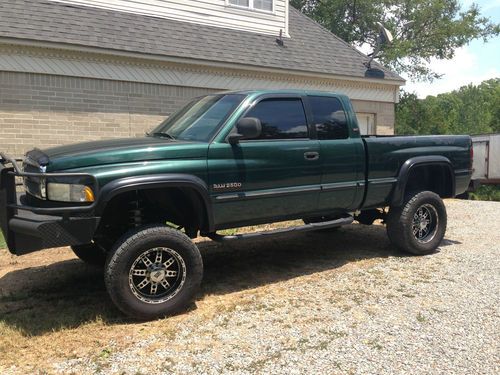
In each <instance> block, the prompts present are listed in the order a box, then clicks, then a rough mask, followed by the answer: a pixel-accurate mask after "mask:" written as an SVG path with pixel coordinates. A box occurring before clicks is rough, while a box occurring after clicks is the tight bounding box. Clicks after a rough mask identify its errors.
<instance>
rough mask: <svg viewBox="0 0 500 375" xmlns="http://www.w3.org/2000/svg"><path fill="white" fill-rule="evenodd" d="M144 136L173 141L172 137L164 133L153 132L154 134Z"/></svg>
mask: <svg viewBox="0 0 500 375" xmlns="http://www.w3.org/2000/svg"><path fill="white" fill-rule="evenodd" d="M146 134H147V135H148V136H152V137H161V138H168V139H172V140H174V141H175V138H174V137H173V136H171V135H170V134H168V133H164V132H154V133H146Z"/></svg>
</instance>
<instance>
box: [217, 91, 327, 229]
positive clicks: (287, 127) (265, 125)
mask: <svg viewBox="0 0 500 375" xmlns="http://www.w3.org/2000/svg"><path fill="white" fill-rule="evenodd" d="M242 117H255V118H258V119H259V120H260V121H261V124H262V134H261V136H260V137H258V138H256V139H246V140H242V141H240V142H239V143H238V144H235V145H231V144H229V143H227V142H224V143H213V144H211V145H210V149H209V157H208V171H209V181H210V189H211V194H212V199H213V202H214V216H215V221H216V225H217V226H218V227H231V226H232V225H237V224H238V223H239V222H240V221H241V222H245V223H248V222H255V223H257V222H266V221H269V220H279V219H283V218H289V217H301V216H300V215H301V214H304V213H310V212H314V211H315V210H316V207H317V201H318V197H319V190H320V180H321V164H320V156H319V143H318V141H317V140H315V139H311V138H310V129H309V127H308V123H307V118H306V114H305V109H304V103H303V98H302V97H301V96H278V97H276V96H272V97H264V98H262V99H260V100H258V101H257V102H256V103H255V104H253V106H252V107H251V108H249V109H248V111H247V112H246V113H245V114H243V116H242Z"/></svg>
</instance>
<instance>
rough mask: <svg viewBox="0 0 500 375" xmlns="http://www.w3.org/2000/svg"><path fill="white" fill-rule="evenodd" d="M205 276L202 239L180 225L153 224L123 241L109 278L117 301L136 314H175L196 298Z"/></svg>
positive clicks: (111, 263)
mask: <svg viewBox="0 0 500 375" xmlns="http://www.w3.org/2000/svg"><path fill="white" fill-rule="evenodd" d="M202 277H203V262H202V258H201V255H200V252H199V250H198V248H197V247H196V245H195V244H194V243H193V242H191V240H190V239H189V238H188V237H187V236H186V235H185V234H183V233H181V232H180V231H178V230H176V229H173V228H170V227H167V226H165V225H150V226H145V227H141V228H137V229H134V230H131V231H129V232H128V233H126V234H125V235H124V236H122V238H121V239H119V240H118V241H117V243H116V244H115V246H114V247H113V250H112V251H111V252H110V254H109V257H108V260H107V262H106V267H105V275H104V279H105V284H106V289H107V290H108V293H109V295H110V297H111V299H112V300H113V302H114V303H115V305H116V306H117V307H118V308H119V309H120V310H121V311H122V312H124V313H125V314H127V315H128V316H130V317H132V318H136V319H141V320H150V319H155V318H161V317H164V316H166V315H172V314H174V313H177V312H179V311H181V310H182V309H184V308H185V307H186V305H188V303H189V302H190V301H191V300H192V299H193V297H194V295H195V293H196V291H197V290H198V288H199V285H200V283H201V279H202Z"/></svg>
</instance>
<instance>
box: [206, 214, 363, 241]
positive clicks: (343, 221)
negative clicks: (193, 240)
mask: <svg viewBox="0 0 500 375" xmlns="http://www.w3.org/2000/svg"><path fill="white" fill-rule="evenodd" d="M353 221H354V218H353V217H352V216H346V217H342V218H340V219H335V220H330V221H322V222H320V223H310V224H304V225H299V226H296V227H290V228H279V229H273V230H267V231H262V232H253V233H243V234H235V235H231V236H221V235H220V234H217V233H207V234H206V236H207V237H208V238H210V239H211V240H213V241H217V242H227V241H234V240H245V239H251V238H265V237H273V236H279V235H281V234H287V233H292V232H293V233H295V232H309V231H312V230H320V229H328V228H335V227H340V226H342V225H348V224H351V223H352V222H353Z"/></svg>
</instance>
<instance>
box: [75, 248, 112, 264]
mask: <svg viewBox="0 0 500 375" xmlns="http://www.w3.org/2000/svg"><path fill="white" fill-rule="evenodd" d="M71 250H73V252H74V253H75V255H76V256H77V257H78V258H80V259H81V260H83V261H84V262H85V263H87V264H91V265H93V266H100V267H102V266H104V264H105V263H106V252H105V251H104V250H103V249H102V248H101V247H99V246H97V245H96V244H95V243H89V244H86V245H75V246H71Z"/></svg>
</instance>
